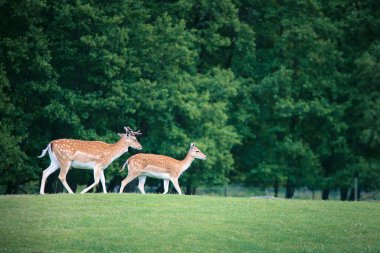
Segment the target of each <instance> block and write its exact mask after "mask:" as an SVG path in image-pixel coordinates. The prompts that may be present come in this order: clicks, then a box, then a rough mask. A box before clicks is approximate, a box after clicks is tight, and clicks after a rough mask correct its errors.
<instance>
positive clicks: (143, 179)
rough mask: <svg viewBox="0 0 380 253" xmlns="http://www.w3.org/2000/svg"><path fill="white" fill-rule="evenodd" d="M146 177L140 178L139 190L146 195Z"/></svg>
mask: <svg viewBox="0 0 380 253" xmlns="http://www.w3.org/2000/svg"><path fill="white" fill-rule="evenodd" d="M145 180H146V176H140V177H139V189H140V191H141V193H142V194H145V190H144V185H145Z"/></svg>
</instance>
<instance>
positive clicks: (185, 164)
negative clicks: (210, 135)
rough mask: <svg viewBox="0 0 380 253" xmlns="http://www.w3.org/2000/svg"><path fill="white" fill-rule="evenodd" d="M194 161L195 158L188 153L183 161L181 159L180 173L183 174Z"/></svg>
mask: <svg viewBox="0 0 380 253" xmlns="http://www.w3.org/2000/svg"><path fill="white" fill-rule="evenodd" d="M194 159H195V158H194V157H193V156H192V155H190V152H189V153H187V155H186V157H185V159H183V160H182V161H181V165H182V166H181V173H182V172H184V171H185V170H187V169H188V168H189V167H190V165H191V163H192V162H193V161H194Z"/></svg>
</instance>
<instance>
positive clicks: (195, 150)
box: [189, 143, 207, 160]
mask: <svg viewBox="0 0 380 253" xmlns="http://www.w3.org/2000/svg"><path fill="white" fill-rule="evenodd" d="M189 153H190V155H191V156H192V157H194V158H196V159H200V160H206V159H207V156H206V155H205V154H203V153H202V151H200V150H199V148H197V147H196V146H195V143H191V145H190V151H189Z"/></svg>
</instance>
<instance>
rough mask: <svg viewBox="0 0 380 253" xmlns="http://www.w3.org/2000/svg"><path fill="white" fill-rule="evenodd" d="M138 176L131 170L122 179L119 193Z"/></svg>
mask: <svg viewBox="0 0 380 253" xmlns="http://www.w3.org/2000/svg"><path fill="white" fill-rule="evenodd" d="M136 177H137V175H136V174H133V173H131V172H129V173H128V176H127V177H126V178H125V179H124V180H123V181H121V186H120V191H119V193H123V191H124V188H125V186H126V185H127V184H129V183H130V182H131V181H132V180H133V179H135V178H136Z"/></svg>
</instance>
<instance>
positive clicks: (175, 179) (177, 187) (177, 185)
mask: <svg viewBox="0 0 380 253" xmlns="http://www.w3.org/2000/svg"><path fill="white" fill-rule="evenodd" d="M170 181H172V183H173V185H174V188H175V189H176V190H177V192H178V194H179V195H181V194H182V193H181V188H180V187H179V184H178V178H170Z"/></svg>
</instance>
